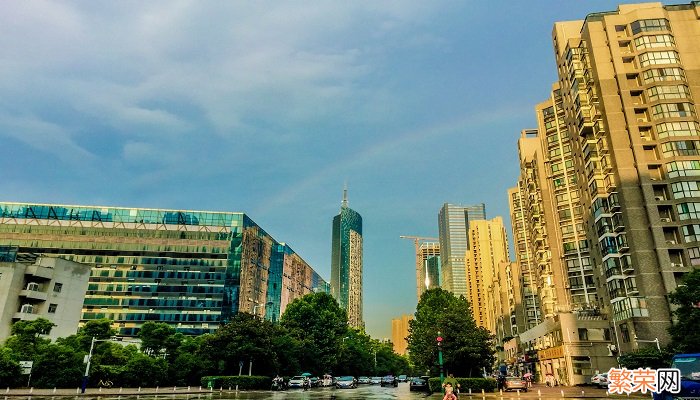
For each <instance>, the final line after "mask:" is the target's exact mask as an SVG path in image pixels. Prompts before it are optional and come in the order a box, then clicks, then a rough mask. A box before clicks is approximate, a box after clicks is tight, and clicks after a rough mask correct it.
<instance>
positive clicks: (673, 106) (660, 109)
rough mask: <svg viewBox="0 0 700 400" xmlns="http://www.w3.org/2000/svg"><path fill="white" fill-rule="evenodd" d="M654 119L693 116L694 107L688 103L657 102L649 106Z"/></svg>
mask: <svg viewBox="0 0 700 400" xmlns="http://www.w3.org/2000/svg"><path fill="white" fill-rule="evenodd" d="M651 113H652V116H653V117H654V119H660V118H682V117H694V116H695V109H694V107H693V105H692V104H690V103H668V104H657V105H655V106H654V107H652V108H651Z"/></svg>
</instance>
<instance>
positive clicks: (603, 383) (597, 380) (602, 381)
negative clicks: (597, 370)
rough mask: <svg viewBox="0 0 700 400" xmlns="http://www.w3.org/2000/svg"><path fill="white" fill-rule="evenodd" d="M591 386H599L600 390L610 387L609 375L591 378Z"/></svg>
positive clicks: (597, 375)
mask: <svg viewBox="0 0 700 400" xmlns="http://www.w3.org/2000/svg"><path fill="white" fill-rule="evenodd" d="M591 384H592V385H593V386H598V387H599V388H606V387H608V373H607V372H605V373H602V374H595V375H593V377H592V378H591Z"/></svg>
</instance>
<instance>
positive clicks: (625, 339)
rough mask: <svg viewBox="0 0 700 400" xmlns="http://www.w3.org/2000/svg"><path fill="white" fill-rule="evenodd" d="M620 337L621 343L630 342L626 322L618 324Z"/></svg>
mask: <svg viewBox="0 0 700 400" xmlns="http://www.w3.org/2000/svg"><path fill="white" fill-rule="evenodd" d="M620 336H622V343H629V342H630V329H629V328H628V327H627V322H625V323H622V324H620Z"/></svg>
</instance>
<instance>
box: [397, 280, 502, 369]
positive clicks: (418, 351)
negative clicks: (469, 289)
mask: <svg viewBox="0 0 700 400" xmlns="http://www.w3.org/2000/svg"><path fill="white" fill-rule="evenodd" d="M408 331H409V335H408V350H409V355H410V359H411V361H412V362H413V363H414V364H415V366H416V368H417V369H418V370H419V371H425V370H431V371H432V373H433V374H436V373H437V371H438V369H439V366H438V346H437V337H438V336H441V337H442V338H443V341H442V352H443V361H444V362H443V365H444V368H445V372H449V373H453V374H455V375H457V376H465V377H466V376H478V375H480V374H481V370H482V368H490V367H491V365H492V363H493V359H494V358H493V357H494V348H493V346H494V343H493V340H494V337H493V335H491V333H490V332H489V331H488V330H487V329H485V328H482V327H478V326H477V325H476V322H475V321H474V317H473V316H472V313H471V309H470V306H469V302H468V301H467V300H466V299H465V298H464V296H461V297H459V298H457V297H455V296H454V295H453V294H452V293H450V292H448V291H445V290H443V289H441V288H435V289H430V290H427V291H426V292H424V293H423V295H422V296H421V298H420V301H419V302H418V306H417V307H416V314H415V319H413V320H412V321H410V322H409V329H408Z"/></svg>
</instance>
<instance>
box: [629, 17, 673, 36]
mask: <svg viewBox="0 0 700 400" xmlns="http://www.w3.org/2000/svg"><path fill="white" fill-rule="evenodd" d="M630 28H631V29H632V34H633V35H636V34H638V33H640V32H654V31H670V30H671V26H670V25H669V23H668V20H667V19H666V18H656V19H640V20H639V21H634V22H632V23H631V24H630Z"/></svg>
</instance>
